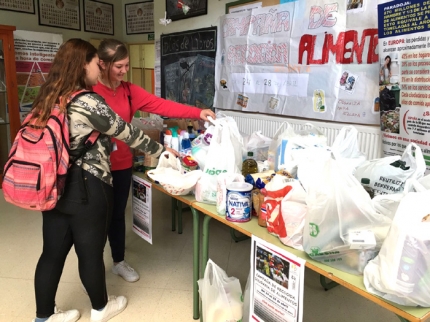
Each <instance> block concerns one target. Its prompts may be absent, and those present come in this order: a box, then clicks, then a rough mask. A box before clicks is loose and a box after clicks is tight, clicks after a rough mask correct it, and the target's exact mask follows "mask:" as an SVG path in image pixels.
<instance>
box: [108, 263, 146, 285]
mask: <svg viewBox="0 0 430 322" xmlns="http://www.w3.org/2000/svg"><path fill="white" fill-rule="evenodd" d="M112 273H114V274H115V275H119V276H121V277H122V278H123V279H125V280H126V281H127V282H130V283H132V282H136V281H138V280H139V278H140V276H139V274H137V272H136V271H135V270H134V269H133V268H131V267H130V265H128V263H127V262H126V261H122V262H119V263H118V264H116V265H115V264H114V265H113V266H112Z"/></svg>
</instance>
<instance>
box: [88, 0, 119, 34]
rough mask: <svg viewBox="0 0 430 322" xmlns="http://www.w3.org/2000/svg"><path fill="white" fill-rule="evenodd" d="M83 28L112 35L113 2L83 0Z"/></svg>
mask: <svg viewBox="0 0 430 322" xmlns="http://www.w3.org/2000/svg"><path fill="white" fill-rule="evenodd" d="M84 30H85V31H88V32H96V33H99V34H107V35H113V34H114V21H113V4H110V3H105V2H101V1H91V0H84Z"/></svg>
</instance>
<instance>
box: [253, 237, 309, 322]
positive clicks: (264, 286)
mask: <svg viewBox="0 0 430 322" xmlns="http://www.w3.org/2000/svg"><path fill="white" fill-rule="evenodd" d="M305 264H306V261H305V260H303V259H301V258H299V257H297V256H295V255H294V254H291V253H289V252H287V251H286V250H284V249H281V248H279V247H277V246H275V245H272V244H270V243H268V242H266V241H264V240H262V239H260V238H258V237H255V236H252V241H251V273H250V274H251V277H250V281H251V287H250V310H249V311H250V312H249V321H260V322H274V321H276V322H301V321H303V290H304V279H305Z"/></svg>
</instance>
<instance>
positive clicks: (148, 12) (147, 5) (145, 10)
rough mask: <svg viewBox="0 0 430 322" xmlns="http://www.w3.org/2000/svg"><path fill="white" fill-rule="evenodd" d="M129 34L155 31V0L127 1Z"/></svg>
mask: <svg viewBox="0 0 430 322" xmlns="http://www.w3.org/2000/svg"><path fill="white" fill-rule="evenodd" d="M125 21H126V28H127V29H126V32H127V35H133V34H147V33H151V32H154V2H153V0H149V1H144V2H135V3H127V4H126V5H125Z"/></svg>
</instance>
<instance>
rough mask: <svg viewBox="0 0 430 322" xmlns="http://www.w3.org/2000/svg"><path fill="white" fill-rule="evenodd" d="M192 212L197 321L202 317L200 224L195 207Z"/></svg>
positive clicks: (194, 313) (194, 301)
mask: <svg viewBox="0 0 430 322" xmlns="http://www.w3.org/2000/svg"><path fill="white" fill-rule="evenodd" d="M191 212H192V213H193V319H194V320H197V319H198V318H199V317H200V300H199V288H198V284H197V281H198V280H199V277H200V274H199V268H200V267H199V266H200V265H199V261H200V258H199V255H200V223H199V212H198V211H197V210H195V209H194V208H193V207H191Z"/></svg>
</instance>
